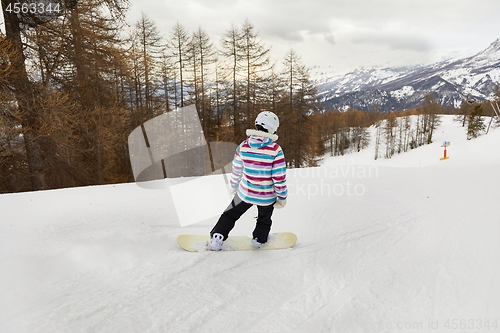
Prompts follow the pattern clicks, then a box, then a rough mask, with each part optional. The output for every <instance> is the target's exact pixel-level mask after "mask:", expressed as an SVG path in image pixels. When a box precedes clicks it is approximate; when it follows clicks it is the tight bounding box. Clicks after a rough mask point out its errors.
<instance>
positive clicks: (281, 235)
mask: <svg viewBox="0 0 500 333" xmlns="http://www.w3.org/2000/svg"><path fill="white" fill-rule="evenodd" d="M209 239H210V236H209V235H179V236H178V237H177V243H179V245H180V246H181V247H182V248H183V249H184V250H186V251H190V252H202V251H210V249H209V247H208V241H209ZM296 242H297V236H296V235H295V234H294V233H292V232H278V233H273V234H269V239H268V240H267V243H266V244H264V246H262V247H261V248H260V249H256V248H254V247H253V246H252V239H251V238H250V237H248V236H229V237H228V238H227V239H226V241H225V242H224V245H223V246H222V251H249V250H282V249H288V248H290V247H292V246H294V245H295V243H296Z"/></svg>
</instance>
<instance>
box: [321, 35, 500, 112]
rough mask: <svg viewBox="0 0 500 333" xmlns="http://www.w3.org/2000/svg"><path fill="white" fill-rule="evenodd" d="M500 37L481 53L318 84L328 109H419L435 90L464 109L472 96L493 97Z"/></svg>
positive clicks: (499, 75)
mask: <svg viewBox="0 0 500 333" xmlns="http://www.w3.org/2000/svg"><path fill="white" fill-rule="evenodd" d="M499 59H500V38H499V39H497V40H496V41H494V42H493V43H492V44H491V45H489V46H488V47H487V48H486V49H485V50H483V51H481V52H479V53H478V54H476V55H474V56H471V57H468V58H464V59H454V60H446V61H442V62H438V63H435V64H431V65H427V66H416V67H397V68H371V69H359V70H356V71H354V72H352V73H348V74H346V75H344V76H341V77H330V78H323V79H320V80H318V82H317V83H318V89H319V91H320V98H319V101H320V105H321V108H322V109H324V110H346V109H348V108H354V109H357V110H365V111H368V110H370V109H371V108H372V106H373V105H374V104H376V105H377V106H378V107H379V109H380V110H381V111H385V112H387V111H392V110H395V111H398V110H404V109H411V108H416V107H417V106H419V105H420V103H421V102H422V100H423V99H424V97H425V95H427V94H428V93H429V92H433V93H434V94H435V95H436V97H437V98H438V99H439V101H440V102H441V104H442V105H451V106H453V107H459V106H460V104H461V103H462V101H463V100H464V99H466V98H473V99H475V100H478V101H482V100H485V99H491V98H492V96H493V94H494V93H495V91H496V90H495V89H496V87H497V86H498V84H499V83H500V60H499Z"/></svg>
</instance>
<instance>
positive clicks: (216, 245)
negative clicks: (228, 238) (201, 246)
mask: <svg viewBox="0 0 500 333" xmlns="http://www.w3.org/2000/svg"><path fill="white" fill-rule="evenodd" d="M222 244H224V236H222V234H219V233H215V234H213V235H212V238H211V239H210V243H209V245H210V249H211V250H212V251H220V250H222Z"/></svg>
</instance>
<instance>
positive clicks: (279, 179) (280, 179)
mask: <svg viewBox="0 0 500 333" xmlns="http://www.w3.org/2000/svg"><path fill="white" fill-rule="evenodd" d="M272 179H273V182H274V189H275V191H276V196H277V197H278V199H281V200H284V199H286V198H287V196H288V189H287V186H286V161H285V154H284V153H283V150H281V148H279V151H278V154H277V155H276V157H275V158H274V162H273V169H272Z"/></svg>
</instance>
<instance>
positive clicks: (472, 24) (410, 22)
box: [0, 0, 500, 74]
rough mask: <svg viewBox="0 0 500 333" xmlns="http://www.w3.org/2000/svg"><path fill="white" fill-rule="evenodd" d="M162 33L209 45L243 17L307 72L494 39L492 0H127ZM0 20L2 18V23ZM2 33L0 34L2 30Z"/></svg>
mask: <svg viewBox="0 0 500 333" xmlns="http://www.w3.org/2000/svg"><path fill="white" fill-rule="evenodd" d="M130 3H131V8H130V12H129V14H128V16H129V22H130V23H132V24H133V23H135V22H136V21H137V19H138V18H139V17H140V15H141V12H142V13H144V14H146V15H147V16H148V17H150V18H151V19H152V20H153V21H154V22H155V23H156V25H157V26H158V28H159V30H160V31H161V33H162V34H164V35H165V36H168V35H169V34H170V32H171V30H172V27H173V26H174V25H175V24H176V23H177V22H179V23H180V24H181V25H183V26H184V27H185V28H186V29H187V30H188V31H189V32H190V33H191V32H193V31H195V30H197V29H198V28H199V27H201V28H202V29H203V30H205V31H206V32H207V33H208V34H209V35H210V37H211V38H212V41H213V42H214V44H216V45H219V43H220V38H221V36H222V35H223V34H224V33H225V32H226V31H227V30H228V29H230V27H231V24H234V25H236V26H241V24H242V23H243V22H244V21H245V20H246V19H248V20H249V22H250V23H251V24H253V25H254V26H255V28H256V30H257V31H258V32H259V35H260V37H261V39H262V41H263V42H264V44H265V45H267V46H269V47H271V54H270V55H271V60H272V61H278V62H281V61H282V60H283V58H284V56H285V54H286V52H288V51H289V50H290V49H293V50H295V51H296V52H297V53H298V54H299V55H300V56H301V58H302V62H303V63H304V64H305V65H306V66H308V67H311V68H314V67H316V69H314V70H313V71H325V70H327V71H329V72H332V73H333V74H343V73H346V72H347V71H350V70H354V69H356V68H360V67H372V66H383V67H385V66H400V65H412V64H421V63H423V64H426V63H432V62H435V61H439V60H442V59H444V58H449V57H458V56H460V57H462V56H468V55H472V54H474V53H477V52H479V51H481V50H483V49H484V48H486V47H487V46H488V45H489V44H490V43H492V42H493V41H495V40H496V39H497V38H500V0H372V1H369V0H307V1H306V0H251V1H246V0H130ZM2 21H3V20H2ZM0 28H3V27H0ZM2 30H3V29H2Z"/></svg>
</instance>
